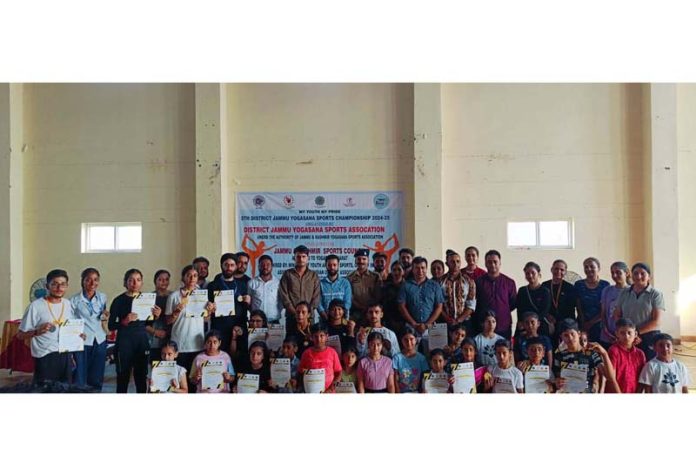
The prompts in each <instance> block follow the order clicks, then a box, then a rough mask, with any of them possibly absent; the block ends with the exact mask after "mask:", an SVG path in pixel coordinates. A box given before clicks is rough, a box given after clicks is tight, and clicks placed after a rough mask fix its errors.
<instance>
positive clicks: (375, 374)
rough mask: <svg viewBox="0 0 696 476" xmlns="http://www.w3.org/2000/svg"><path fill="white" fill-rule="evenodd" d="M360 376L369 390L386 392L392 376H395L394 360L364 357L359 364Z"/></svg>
mask: <svg viewBox="0 0 696 476" xmlns="http://www.w3.org/2000/svg"><path fill="white" fill-rule="evenodd" d="M358 375H359V376H360V377H361V378H362V379H363V382H364V383H365V388H366V389H367V390H384V389H385V388H387V381H388V380H389V376H390V375H394V368H393V367H392V360H391V359H390V358H389V357H385V356H382V357H381V358H380V359H379V360H372V359H371V358H369V357H363V358H362V359H360V362H358Z"/></svg>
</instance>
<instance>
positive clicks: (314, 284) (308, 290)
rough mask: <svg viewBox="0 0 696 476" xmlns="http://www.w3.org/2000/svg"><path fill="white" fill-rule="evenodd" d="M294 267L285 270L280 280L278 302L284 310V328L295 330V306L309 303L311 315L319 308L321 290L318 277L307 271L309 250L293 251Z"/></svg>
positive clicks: (302, 248)
mask: <svg viewBox="0 0 696 476" xmlns="http://www.w3.org/2000/svg"><path fill="white" fill-rule="evenodd" d="M292 252H293V255H294V259H295V266H294V267H293V268H290V269H288V270H285V272H284V273H283V276H282V277H281V278H280V291H279V292H280V300H281V302H282V303H283V307H284V308H285V326H286V328H287V329H294V328H295V316H296V315H297V311H296V310H295V306H296V305H297V304H298V303H300V302H302V301H306V302H308V303H309V307H310V309H309V314H310V315H312V313H313V312H314V310H315V309H317V308H318V307H319V299H320V297H321V290H320V287H319V275H318V274H317V273H315V272H314V271H312V270H311V269H309V248H307V247H306V246H305V245H300V246H297V247H296V248H295V249H294V250H293V251H292Z"/></svg>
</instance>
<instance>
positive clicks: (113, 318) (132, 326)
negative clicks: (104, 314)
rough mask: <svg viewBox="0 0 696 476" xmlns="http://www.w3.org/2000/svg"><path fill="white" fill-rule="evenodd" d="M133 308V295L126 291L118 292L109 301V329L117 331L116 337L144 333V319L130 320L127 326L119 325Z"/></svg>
mask: <svg viewBox="0 0 696 476" xmlns="http://www.w3.org/2000/svg"><path fill="white" fill-rule="evenodd" d="M132 309H133V296H128V295H127V294H126V293H123V294H119V295H118V296H116V297H115V298H114V300H113V301H111V307H110V308H109V330H111V331H114V330H115V331H118V334H117V339H120V338H123V337H125V336H129V335H140V334H143V335H145V321H132V322H129V323H128V325H127V326H122V325H121V320H122V319H124V318H125V317H126V316H127V315H128V314H130V313H131V312H132Z"/></svg>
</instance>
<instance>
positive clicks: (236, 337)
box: [230, 309, 268, 365]
mask: <svg viewBox="0 0 696 476" xmlns="http://www.w3.org/2000/svg"><path fill="white" fill-rule="evenodd" d="M263 328H268V319H267V318H266V313H265V312H263V311H262V310H261V309H256V310H255V311H251V314H250V315H249V322H248V324H247V328H246V329H244V328H242V327H240V326H234V327H232V339H231V340H230V356H231V357H232V360H233V361H234V362H235V363H237V364H239V365H241V363H242V361H243V360H244V357H245V356H246V355H247V353H248V352H249V329H263Z"/></svg>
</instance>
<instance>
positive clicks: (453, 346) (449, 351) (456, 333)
mask: <svg viewBox="0 0 696 476" xmlns="http://www.w3.org/2000/svg"><path fill="white" fill-rule="evenodd" d="M464 339H466V324H464V323H461V322H460V323H459V324H455V325H453V326H452V327H450V329H449V344H448V345H446V346H445V347H444V349H442V350H443V351H444V353H445V358H446V359H448V360H452V359H461V355H462V342H464Z"/></svg>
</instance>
